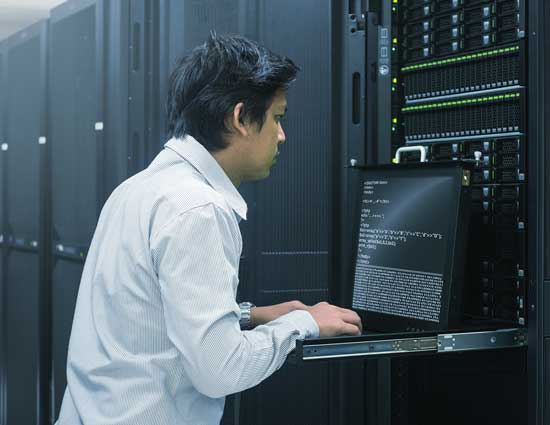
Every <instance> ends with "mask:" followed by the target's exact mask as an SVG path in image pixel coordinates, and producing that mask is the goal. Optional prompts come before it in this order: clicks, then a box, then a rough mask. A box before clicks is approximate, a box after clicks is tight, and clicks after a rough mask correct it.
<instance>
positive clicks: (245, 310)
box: [239, 301, 256, 329]
mask: <svg viewBox="0 0 550 425" xmlns="http://www.w3.org/2000/svg"><path fill="white" fill-rule="evenodd" d="M254 307H256V306H255V305H254V304H252V303H249V302H248V301H244V302H242V303H240V304H239V308H240V309H241V320H239V324H240V325H241V329H250V328H252V320H251V317H250V311H251V310H252V309H253V308H254Z"/></svg>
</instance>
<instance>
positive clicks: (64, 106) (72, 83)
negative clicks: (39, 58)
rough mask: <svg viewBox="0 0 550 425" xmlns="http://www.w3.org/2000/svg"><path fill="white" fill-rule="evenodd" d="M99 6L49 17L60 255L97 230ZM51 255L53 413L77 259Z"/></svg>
mask: <svg viewBox="0 0 550 425" xmlns="http://www.w3.org/2000/svg"><path fill="white" fill-rule="evenodd" d="M96 13H97V11H96V4H95V2H94V1H90V0H72V1H69V2H67V3H64V4H62V5H61V6H59V7H57V8H55V9H54V10H52V12H51V20H50V37H51V42H50V49H49V57H50V78H49V93H50V96H49V130H50V144H51V175H52V190H51V203H52V226H53V239H54V242H55V244H56V246H58V245H62V246H63V247H64V248H63V250H64V252H66V251H68V250H70V249H71V248H70V247H75V246H76V247H86V246H88V245H89V244H90V241H91V239H92V235H93V232H94V229H95V225H96V221H97V214H98V204H99V202H100V201H99V199H98V198H99V196H98V194H99V189H98V181H99V178H98V173H100V172H101V171H100V170H99V169H98V166H99V165H100V163H99V159H98V154H99V152H100V150H99V147H98V138H97V134H96V133H97V132H96V122H97V110H98V102H100V101H101V96H100V91H99V90H98V84H97V83H98V79H97V78H96V71H97V66H96V60H97V57H96V43H97V38H96V30H97V25H96ZM59 254H60V252H59V250H58V249H56V250H55V251H54V255H53V258H52V267H51V270H52V329H51V338H52V368H53V370H52V372H51V373H52V379H53V383H52V394H50V399H51V400H52V402H53V408H54V412H52V413H53V416H54V417H55V418H57V416H58V414H59V409H60V407H61V401H62V399H63V393H64V391H65V387H66V385H67V378H66V361H67V349H68V343H69V336H70V331H71V326H72V320H73V315H74V309H75V304H76V297H77V294H78V286H79V283H80V276H81V273H82V267H83V263H82V261H80V260H78V259H75V260H73V261H70V260H66V259H64V258H62V257H59Z"/></svg>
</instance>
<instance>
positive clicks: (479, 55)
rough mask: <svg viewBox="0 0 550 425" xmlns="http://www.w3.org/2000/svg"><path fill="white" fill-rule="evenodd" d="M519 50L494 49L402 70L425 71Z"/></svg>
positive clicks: (514, 47)
mask: <svg viewBox="0 0 550 425" xmlns="http://www.w3.org/2000/svg"><path fill="white" fill-rule="evenodd" d="M518 50H519V46H512V47H506V48H499V49H493V50H488V51H485V52H479V53H472V54H468V55H463V56H458V57H454V58H447V59H439V60H436V61H430V62H424V63H420V64H415V65H409V66H406V67H403V68H401V71H403V72H404V71H411V70H416V69H424V68H429V67H433V66H440V65H446V64H451V63H456V62H462V61H469V60H474V59H478V58H485V57H488V56H492V55H497V54H503V53H509V52H515V51H518Z"/></svg>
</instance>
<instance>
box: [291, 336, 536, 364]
mask: <svg viewBox="0 0 550 425" xmlns="http://www.w3.org/2000/svg"><path fill="white" fill-rule="evenodd" d="M526 332H527V331H526V329H523V328H513V329H493V330H479V331H466V332H463V331H460V332H442V333H425V332H423V333H405V334H382V333H373V334H365V335H362V336H359V337H338V338H320V339H312V340H305V341H298V343H297V345H296V350H295V352H294V353H293V356H292V357H293V358H292V360H295V361H313V360H330V359H346V358H361V357H384V356H398V355H414V354H430V353H431V354H437V353H452V352H457V351H474V350H491V349H493V350H494V349H506V348H514V347H524V346H527V334H526Z"/></svg>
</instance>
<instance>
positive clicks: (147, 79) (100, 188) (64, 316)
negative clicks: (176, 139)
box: [49, 0, 158, 418]
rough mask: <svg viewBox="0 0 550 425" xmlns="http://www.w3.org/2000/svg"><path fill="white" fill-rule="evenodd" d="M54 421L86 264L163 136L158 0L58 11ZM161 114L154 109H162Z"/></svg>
mask: <svg viewBox="0 0 550 425" xmlns="http://www.w3.org/2000/svg"><path fill="white" fill-rule="evenodd" d="M50 28H51V30H50V31H51V42H50V50H49V54H50V79H49V89H50V94H49V110H50V122H51V128H50V133H51V136H50V138H51V143H50V144H51V157H52V158H51V178H52V191H51V213H52V217H51V232H52V255H51V280H52V303H53V304H52V305H53V315H52V316H53V325H52V326H53V330H52V350H53V355H52V356H53V359H52V380H53V385H52V393H51V394H50V397H51V403H52V417H53V418H57V416H58V415H59V409H60V406H61V401H62V398H63V393H64V391H65V387H66V361H67V349H68V343H69V336H70V331H71V325H72V320H73V315H74V308H75V304H76V298H77V294H78V287H79V282H80V278H81V275H82V270H83V266H84V261H85V259H86V255H87V251H88V248H89V245H90V242H91V239H92V236H93V232H94V230H95V226H96V223H97V218H98V217H99V213H100V211H101V208H102V207H103V204H104V202H105V200H106V199H107V197H108V196H109V195H110V193H111V192H112V190H113V189H114V188H115V187H116V186H117V185H118V184H120V183H121V182H122V181H123V180H125V179H126V178H127V177H129V176H130V175H131V174H134V173H136V172H138V171H140V170H141V169H143V168H144V167H145V166H146V165H147V163H148V162H149V160H150V159H151V157H152V156H153V155H154V153H153V149H154V148H153V146H157V145H158V143H157V137H158V136H156V135H155V133H158V125H157V124H156V122H158V109H157V105H158V103H157V102H155V101H154V100H155V98H156V97H158V96H157V95H156V92H157V91H158V89H157V88H156V87H157V86H156V84H158V80H157V79H156V76H157V71H156V70H157V69H158V59H157V57H158V54H157V55H156V56H155V50H153V49H152V48H151V46H152V42H153V40H155V39H156V38H155V37H158V2H147V1H141V0H140V1H134V0H131V1H130V0H123V1H117V2H108V1H101V0H95V1H94V0H70V1H67V2H65V3H63V4H62V5H60V6H58V7H57V8H55V9H53V10H52V12H51V23H50ZM153 111H154V112H153Z"/></svg>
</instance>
